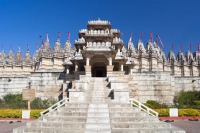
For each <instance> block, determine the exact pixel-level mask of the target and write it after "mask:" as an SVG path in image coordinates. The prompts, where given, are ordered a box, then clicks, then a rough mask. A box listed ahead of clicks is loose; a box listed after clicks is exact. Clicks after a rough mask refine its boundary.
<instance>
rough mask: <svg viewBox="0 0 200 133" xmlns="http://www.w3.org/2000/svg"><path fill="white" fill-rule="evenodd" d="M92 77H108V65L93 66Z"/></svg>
mask: <svg viewBox="0 0 200 133" xmlns="http://www.w3.org/2000/svg"><path fill="white" fill-rule="evenodd" d="M92 77H106V67H93V69H92Z"/></svg>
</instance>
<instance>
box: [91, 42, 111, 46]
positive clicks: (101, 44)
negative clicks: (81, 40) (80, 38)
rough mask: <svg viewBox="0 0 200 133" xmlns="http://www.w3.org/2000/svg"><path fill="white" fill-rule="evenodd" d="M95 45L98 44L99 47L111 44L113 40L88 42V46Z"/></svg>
mask: <svg viewBox="0 0 200 133" xmlns="http://www.w3.org/2000/svg"><path fill="white" fill-rule="evenodd" d="M94 46H98V47H104V46H108V47H110V46H111V42H102V43H101V42H87V47H94Z"/></svg>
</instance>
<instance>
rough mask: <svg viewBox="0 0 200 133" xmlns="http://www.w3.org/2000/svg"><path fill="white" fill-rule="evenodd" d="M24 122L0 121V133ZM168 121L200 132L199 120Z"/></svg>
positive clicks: (182, 127)
mask: <svg viewBox="0 0 200 133" xmlns="http://www.w3.org/2000/svg"><path fill="white" fill-rule="evenodd" d="M26 123H27V121H22V122H17V121H13V123H10V121H0V133H12V130H13V129H14V128H17V127H20V126H23V125H25V124H26ZM169 123H170V124H171V125H173V126H176V127H178V128H181V129H183V130H185V131H186V133H200V121H174V122H169Z"/></svg>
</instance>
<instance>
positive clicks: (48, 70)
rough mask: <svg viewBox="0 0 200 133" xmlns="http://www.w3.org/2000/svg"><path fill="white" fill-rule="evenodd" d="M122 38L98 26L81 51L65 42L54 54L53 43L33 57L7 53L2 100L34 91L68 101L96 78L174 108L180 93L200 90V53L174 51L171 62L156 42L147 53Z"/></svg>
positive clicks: (0, 58)
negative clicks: (72, 92)
mask: <svg viewBox="0 0 200 133" xmlns="http://www.w3.org/2000/svg"><path fill="white" fill-rule="evenodd" d="M120 34H121V32H120V31H119V30H117V29H111V24H110V22H108V21H102V20H94V21H89V22H88V24H87V29H82V30H79V33H78V35H79V37H78V39H77V40H75V43H74V46H75V48H73V47H72V46H71V43H70V42H69V41H68V40H67V41H66V43H65V45H64V47H63V48H62V45H61V42H60V39H59V38H58V40H57V41H56V42H55V45H54V47H53V48H51V46H50V41H49V39H48V37H47V40H46V41H45V42H44V43H43V45H42V46H41V47H40V48H39V50H36V52H35V53H34V56H33V57H31V56H30V53H29V51H27V52H26V53H25V55H24V57H22V54H21V51H18V52H17V53H16V55H14V54H13V52H12V50H11V51H9V53H8V54H7V55H6V54H5V53H4V51H2V52H1V53H0V79H1V81H0V90H1V91H0V96H2V95H5V94H7V93H9V92H11V93H12V92H13V93H20V92H21V90H22V89H24V88H27V87H30V88H33V89H35V90H36V96H38V97H43V98H47V97H54V98H62V97H66V96H67V92H68V89H71V88H72V89H73V87H74V88H77V84H78V81H83V80H84V81H87V82H88V81H89V79H90V78H91V77H107V78H108V80H109V81H110V82H111V85H114V83H118V84H120V85H119V86H120V87H121V89H124V88H126V89H128V90H129V93H130V97H136V98H138V99H139V100H140V101H145V100H148V99H153V100H157V101H161V102H166V103H171V102H172V99H173V95H174V93H175V92H176V91H180V90H182V89H184V90H199V88H200V85H199V83H200V82H199V79H200V78H199V75H200V53H198V51H196V52H194V53H193V54H192V52H191V51H187V52H186V54H185V55H184V53H183V52H182V51H179V52H178V54H177V56H175V54H174V52H173V51H170V52H169V54H168V56H167V58H166V56H165V53H164V52H163V51H162V49H161V48H160V47H159V46H158V44H156V43H153V42H151V41H148V42H147V44H146V47H145V46H144V43H143V42H142V40H139V41H138V43H137V44H136V45H135V44H133V42H132V40H129V42H128V45H127V47H125V46H124V42H123V40H122V39H121V38H120ZM8 78H10V79H11V81H10V82H8ZM22 80H23V81H22ZM122 81H123V82H124V84H121V82H122ZM125 84H126V85H125ZM127 85H128V86H127ZM81 88H84V87H81ZM111 88H112V87H111ZM113 89H115V88H113Z"/></svg>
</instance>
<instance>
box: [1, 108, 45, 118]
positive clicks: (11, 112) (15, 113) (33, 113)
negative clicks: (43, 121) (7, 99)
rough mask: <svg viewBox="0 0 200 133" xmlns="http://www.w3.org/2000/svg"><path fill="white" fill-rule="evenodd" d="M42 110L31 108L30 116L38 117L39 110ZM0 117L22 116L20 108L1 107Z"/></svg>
mask: <svg viewBox="0 0 200 133" xmlns="http://www.w3.org/2000/svg"><path fill="white" fill-rule="evenodd" d="M42 111H43V110H31V112H30V118H32V119H36V118H38V117H40V112H42ZM0 118H22V110H19V109H17V110H14V109H3V110H0Z"/></svg>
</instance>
